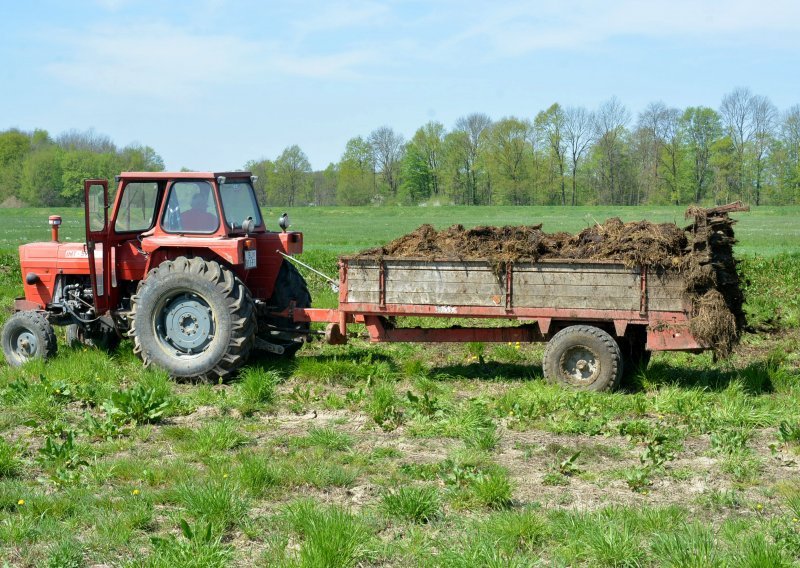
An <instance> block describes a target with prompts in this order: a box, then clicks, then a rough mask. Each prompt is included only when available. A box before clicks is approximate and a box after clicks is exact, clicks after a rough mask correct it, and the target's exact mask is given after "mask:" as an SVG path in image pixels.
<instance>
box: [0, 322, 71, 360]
mask: <svg viewBox="0 0 800 568" xmlns="http://www.w3.org/2000/svg"><path fill="white" fill-rule="evenodd" d="M0 343H2V344H3V354H4V355H5V356H6V361H8V364H9V365H11V366H12V367H19V366H21V365H23V364H24V363H27V362H28V361H30V360H31V359H38V358H42V359H48V358H50V357H53V356H55V354H56V351H57V350H58V342H57V340H56V333H55V331H54V330H53V326H52V325H51V324H50V322H49V321H48V320H47V316H46V315H45V314H44V313H43V312H36V311H24V312H17V313H15V314H14V315H13V316H11V317H10V318H8V320H7V321H6V323H5V325H3V331H2V334H0Z"/></svg>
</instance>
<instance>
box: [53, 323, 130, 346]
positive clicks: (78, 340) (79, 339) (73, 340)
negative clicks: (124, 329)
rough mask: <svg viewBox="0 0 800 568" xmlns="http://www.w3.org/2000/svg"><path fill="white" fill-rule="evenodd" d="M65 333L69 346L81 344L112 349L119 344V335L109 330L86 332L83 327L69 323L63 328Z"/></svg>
mask: <svg viewBox="0 0 800 568" xmlns="http://www.w3.org/2000/svg"><path fill="white" fill-rule="evenodd" d="M65 333H66V343H67V345H69V346H70V347H77V346H80V345H83V346H86V347H97V348H98V349H102V350H103V351H113V350H114V349H116V348H117V346H119V336H118V335H117V334H116V333H114V332H113V331H111V330H107V331H95V332H87V330H86V328H85V327H83V326H80V325H78V324H77V323H71V324H69V325H68V326H67V327H66V328H65Z"/></svg>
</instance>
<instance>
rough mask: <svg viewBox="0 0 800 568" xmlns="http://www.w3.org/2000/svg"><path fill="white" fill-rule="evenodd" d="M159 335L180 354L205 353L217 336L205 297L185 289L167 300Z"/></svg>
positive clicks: (157, 331)
mask: <svg viewBox="0 0 800 568" xmlns="http://www.w3.org/2000/svg"><path fill="white" fill-rule="evenodd" d="M158 313H159V314H160V316H159V317H158V323H157V325H156V335H157V336H158V338H159V340H161V342H162V343H164V344H166V345H168V346H170V347H172V348H174V349H175V350H176V351H177V355H193V354H196V353H200V352H202V351H203V350H204V349H205V348H206V347H207V346H208V344H209V343H211V341H212V340H213V339H214V329H215V325H214V318H213V312H212V310H211V307H210V306H209V305H208V302H206V301H205V299H203V298H201V297H200V296H198V295H197V294H194V293H192V292H184V293H181V294H178V295H177V296H173V297H172V298H169V299H167V300H166V301H165V302H164V304H163V307H162V308H161V309H160V310H159V311H158Z"/></svg>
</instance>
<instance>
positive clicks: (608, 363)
mask: <svg viewBox="0 0 800 568" xmlns="http://www.w3.org/2000/svg"><path fill="white" fill-rule="evenodd" d="M542 368H543V370H544V376H545V378H546V379H547V380H548V381H550V382H553V383H559V384H562V385H565V386H568V387H570V388H573V389H577V390H587V391H604V390H612V389H613V388H614V387H616V386H617V385H618V384H619V382H620V379H621V378H622V371H623V363H622V355H621V353H620V349H619V345H617V342H616V341H614V338H613V337H611V336H610V335H609V334H608V333H606V332H605V331H603V330H602V329H599V328H597V327H593V326H589V325H573V326H570V327H567V328H564V329H562V330H561V331H559V332H558V333H556V334H555V335H554V336H553V338H552V339H551V340H550V341H549V342H548V343H547V347H546V348H545V350H544V360H543V363H542Z"/></svg>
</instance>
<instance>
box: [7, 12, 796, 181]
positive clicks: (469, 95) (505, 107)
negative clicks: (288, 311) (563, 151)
mask: <svg viewBox="0 0 800 568" xmlns="http://www.w3.org/2000/svg"><path fill="white" fill-rule="evenodd" d="M0 6H2V7H1V8H0V9H2V16H3V17H2V20H3V22H4V24H5V25H4V26H3V32H2V34H0V85H2V88H0V129H6V128H9V127H17V128H21V129H24V130H32V129H34V128H44V129H47V130H48V131H49V132H50V133H51V134H58V133H60V132H62V131H64V130H68V129H73V128H76V129H79V130H85V129H88V128H94V130H95V131H96V132H98V133H102V134H106V135H108V136H110V137H111V138H112V139H113V140H114V141H115V142H116V143H117V144H118V145H120V146H124V145H127V144H129V143H133V142H138V143H142V144H147V145H149V146H152V147H154V148H155V149H156V150H157V151H158V152H159V153H160V154H161V156H162V157H163V158H164V161H165V163H166V165H167V167H168V168H170V169H178V168H180V167H182V166H185V167H188V168H192V169H212V170H223V169H228V168H240V167H242V166H243V165H244V163H245V162H246V161H247V160H250V159H259V158H265V157H266V158H274V157H275V156H277V155H278V154H279V153H280V152H281V150H282V149H283V148H285V147H286V146H289V145H291V144H299V145H300V147H301V148H303V150H304V151H305V152H306V154H307V155H308V156H309V159H310V161H311V163H312V165H313V166H314V167H315V168H324V167H325V166H326V165H327V164H328V163H329V162H331V161H337V160H338V159H339V157H340V156H341V153H342V151H343V149H344V145H345V143H346V141H347V140H348V139H349V138H351V137H353V136H356V135H364V136H366V135H368V134H369V132H371V131H372V130H373V129H375V128H377V127H379V126H381V125H384V124H387V125H390V126H392V127H393V128H395V130H397V131H399V132H400V133H402V134H403V135H404V136H406V137H407V138H408V137H410V136H411V135H413V133H414V131H415V130H416V128H418V127H419V126H421V125H422V124H424V123H425V122H427V121H429V120H437V121H440V122H442V123H443V124H444V125H445V126H446V127H447V128H450V127H451V126H452V125H453V123H454V122H455V120H456V119H457V118H458V117H460V116H463V115H465V114H469V113H471V112H485V113H487V114H489V115H490V116H491V117H492V118H495V119H497V118H501V117H503V116H508V115H514V116H518V117H527V118H530V119H532V118H533V117H534V116H535V115H536V113H537V112H538V111H540V110H542V109H544V108H546V107H548V106H549V105H550V104H552V103H553V102H560V103H561V104H563V105H583V106H586V107H587V108H590V109H593V108H595V107H597V106H598V105H599V104H600V103H601V102H603V101H604V100H607V99H608V98H610V97H612V96H615V95H616V96H617V97H618V98H619V99H620V100H621V101H622V102H623V103H624V104H626V105H627V106H628V108H629V109H630V110H631V111H632V112H633V113H634V116H635V115H636V113H637V112H638V111H640V110H641V109H642V108H644V107H645V106H646V105H647V103H649V102H652V101H658V100H663V101H664V102H665V103H667V104H668V105H671V106H677V107H685V106H689V105H706V106H711V107H714V108H717V107H718V106H719V103H720V100H721V99H722V96H723V95H724V94H725V93H727V92H730V91H731V90H732V89H733V88H735V87H737V86H747V87H750V88H751V89H752V91H753V92H755V93H757V94H763V95H766V96H768V97H769V98H770V99H771V100H772V101H773V102H774V103H775V104H776V105H777V106H778V108H779V109H781V110H784V109H786V108H788V107H790V106H792V105H795V104H798V103H800V88H798V87H800V2H798V1H796V0H760V1H758V2H756V1H742V0H727V1H713V2H712V1H705V0H694V1H686V0H670V1H669V2H664V1H662V2H648V1H631V0H628V1H622V0H620V1H617V0H607V1H604V2H588V1H576V0H560V1H541V2H540V1H527V2H514V1H508V2H502V1H498V2H472V1H467V0H452V1H450V0H442V1H436V0H428V1H414V0H410V1H390V2H372V1H360V0H356V1H345V2H337V1H335V0H333V1H320V2H312V1H308V2H291V3H290V2H269V1H265V2H255V1H239V0H205V1H202V0H200V1H196V2H188V1H165V0H161V1H150V0H136V1H134V0H130V1H129V0H97V1H83V2H81V1H77V0H73V1H71V2H63V1H40V2H35V1H31V2H13V1H11V0H5V1H3V2H2V4H1V5H0Z"/></svg>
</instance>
